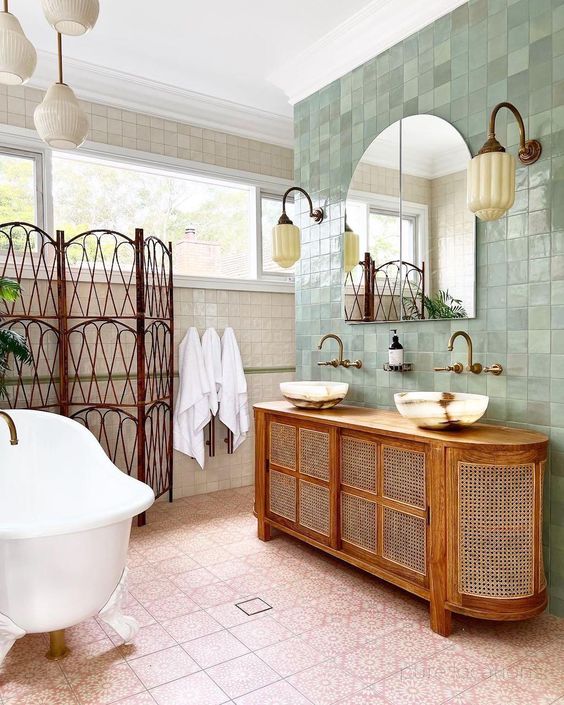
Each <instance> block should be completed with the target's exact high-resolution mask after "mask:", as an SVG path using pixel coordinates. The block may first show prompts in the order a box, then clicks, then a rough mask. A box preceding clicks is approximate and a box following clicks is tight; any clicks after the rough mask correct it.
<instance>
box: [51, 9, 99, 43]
mask: <svg viewBox="0 0 564 705" xmlns="http://www.w3.org/2000/svg"><path fill="white" fill-rule="evenodd" d="M41 5H42V6H43V12H44V14H45V17H46V18H47V22H49V24H50V25H51V26H52V27H54V29H56V30H57V32H60V33H61V34H68V35H71V36H73V37H78V36H79V35H81V34H86V32H89V31H90V30H91V29H92V28H93V27H94V25H95V24H96V20H97V19H98V13H99V12H100V5H99V2H98V0H41Z"/></svg>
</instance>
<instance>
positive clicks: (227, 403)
mask: <svg viewBox="0 0 564 705" xmlns="http://www.w3.org/2000/svg"><path fill="white" fill-rule="evenodd" d="M221 366H222V368H223V382H222V386H221V396H220V399H219V420H220V421H221V422H222V423H223V424H224V425H225V426H227V428H228V429H229V430H230V431H232V432H233V450H236V449H237V448H238V447H239V446H240V445H241V443H242V442H243V441H244V440H245V438H246V437H247V431H248V430H249V403H248V397H247V380H246V379H245V373H244V371H243V363H242V361H241V353H240V352H239V346H238V345H237V340H236V338H235V333H234V332H233V328H226V329H225V331H224V332H223V336H222V338H221Z"/></svg>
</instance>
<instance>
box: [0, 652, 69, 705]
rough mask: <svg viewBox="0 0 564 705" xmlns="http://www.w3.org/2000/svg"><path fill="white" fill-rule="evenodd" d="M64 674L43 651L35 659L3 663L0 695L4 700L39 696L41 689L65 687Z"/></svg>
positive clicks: (0, 674) (0, 673)
mask: <svg viewBox="0 0 564 705" xmlns="http://www.w3.org/2000/svg"><path fill="white" fill-rule="evenodd" d="M66 685H67V682H66V679H65V676H64V674H63V672H62V670H61V668H60V666H59V664H58V663H55V662H53V661H48V660H47V659H46V658H45V652H42V653H41V654H40V655H39V656H38V657H37V659H36V660H30V659H27V660H25V661H12V662H10V663H7V664H6V663H4V665H3V667H2V670H1V672H0V697H1V698H2V699H3V700H4V701H9V700H11V699H12V698H16V697H18V698H26V697H28V698H29V699H30V701H31V700H33V699H34V698H37V697H39V696H40V694H41V691H42V690H43V689H47V688H49V689H51V690H52V691H55V690H60V689H63V690H64V689H65V687H66Z"/></svg>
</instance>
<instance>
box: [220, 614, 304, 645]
mask: <svg viewBox="0 0 564 705" xmlns="http://www.w3.org/2000/svg"><path fill="white" fill-rule="evenodd" d="M231 633H232V634H233V635H234V636H236V637H237V639H239V640H240V641H242V642H243V644H245V646H248V647H249V649H251V651H256V650H257V649H262V648H263V647H265V646H270V645H271V644H275V643H276V642H278V641H284V639H289V638H290V637H291V636H292V632H290V631H289V630H288V629H286V627H284V626H282V625H281V624H280V623H279V622H276V621H275V620H274V619H272V617H264V618H263V619H256V620H254V621H253V622H246V623H245V624H240V625H238V626H236V627H232V628H231Z"/></svg>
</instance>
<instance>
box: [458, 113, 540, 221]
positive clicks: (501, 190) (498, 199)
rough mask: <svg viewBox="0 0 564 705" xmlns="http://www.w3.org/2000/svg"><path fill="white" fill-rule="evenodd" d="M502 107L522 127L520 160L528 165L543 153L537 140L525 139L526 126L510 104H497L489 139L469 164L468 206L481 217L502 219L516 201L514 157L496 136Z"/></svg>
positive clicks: (520, 131)
mask: <svg viewBox="0 0 564 705" xmlns="http://www.w3.org/2000/svg"><path fill="white" fill-rule="evenodd" d="M501 108H507V109H508V110H511V112H512V113H513V115H514V116H515V119H516V120H517V125H518V126H519V138H520V139H519V161H520V162H521V163H522V164H526V165H527V166H528V165H530V164H534V163H535V162H536V161H537V160H538V158H539V157H540V155H541V152H542V147H541V143H540V142H539V141H538V140H527V139H526V138H525V125H524V124H523V118H522V117H521V114H520V113H519V111H518V110H517V108H516V107H515V106H514V105H512V104H511V103H506V102H504V103H498V104H497V105H496V106H495V108H494V109H493V110H492V114H491V116H490V124H489V132H488V139H487V141H486V143H485V144H484V146H483V147H482V149H480V151H479V152H478V154H477V155H476V156H475V157H474V158H473V159H472V160H471V161H470V163H469V164H468V208H469V209H470V210H471V211H472V213H475V214H476V215H477V216H478V218H480V220H497V219H498V218H501V217H502V216H503V215H504V214H505V213H506V212H507V211H508V210H509V209H510V208H511V206H512V205H513V203H514V201H515V159H514V157H513V155H512V154H508V153H507V152H506V151H505V148H504V147H503V146H502V145H501V144H500V143H499V142H498V140H497V139H496V136H495V119H496V117H497V113H498V112H499V110H500V109H501Z"/></svg>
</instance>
